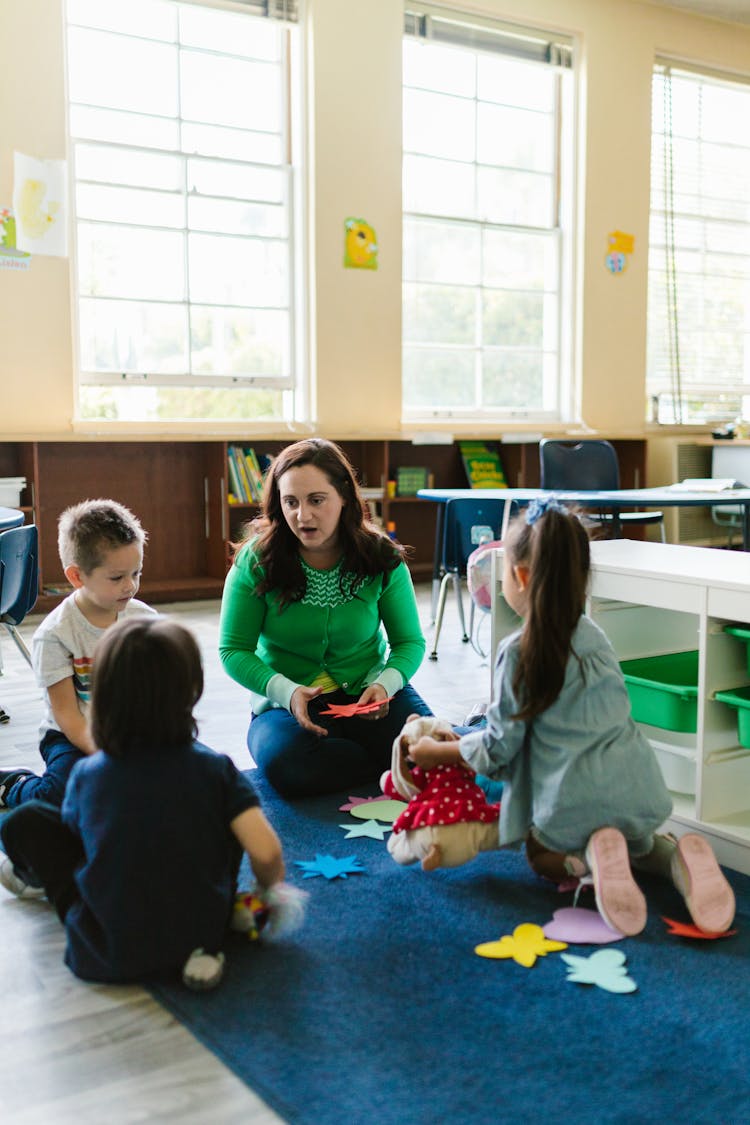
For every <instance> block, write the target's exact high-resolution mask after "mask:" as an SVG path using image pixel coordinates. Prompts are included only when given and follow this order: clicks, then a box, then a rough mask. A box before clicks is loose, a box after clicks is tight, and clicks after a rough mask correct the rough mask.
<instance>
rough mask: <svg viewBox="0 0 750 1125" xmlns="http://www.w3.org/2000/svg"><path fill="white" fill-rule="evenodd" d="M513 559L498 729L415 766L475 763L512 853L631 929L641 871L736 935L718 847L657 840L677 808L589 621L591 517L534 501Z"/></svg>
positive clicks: (426, 742)
mask: <svg viewBox="0 0 750 1125" xmlns="http://www.w3.org/2000/svg"><path fill="white" fill-rule="evenodd" d="M504 548H505V553H504V572H503V596H504V598H505V600H506V602H507V603H508V604H509V605H510V607H511V608H512V609H513V610H514V611H515V612H516V613H517V614H518V616H519V617H520V618H521V619H522V624H521V627H520V628H519V629H518V630H517V631H516V632H514V633H512V634H511V635H510V636H508V637H506V638H505V639H504V640H503V641H502V643H501V644H500V645H499V647H498V651H497V655H496V659H495V669H494V690H493V702H492V703H491V705H490V707H489V709H488V711H487V723H486V726H485V727H484V728H483V729H481V730H477V731H472V732H471V733H470V734H465V735H463V737H461V738H460V739H456V740H455V741H453V742H448V743H445V742H435V741H434V740H432V739H429V738H424V739H422V740H421V741H420V742H419V743H417V744H416V745H415V746H413V747H412V748H411V751H410V757H411V759H412V760H413V761H414V762H415V763H417V764H418V765H420V766H423V767H431V766H434V765H437V764H439V763H444V762H448V761H453V762H456V761H463V762H465V763H466V764H468V765H469V766H470V767H471V768H472V769H473V770H475V771H476V772H477V773H481V774H484V775H486V776H488V777H490V778H493V779H498V780H502V781H503V782H504V789H503V796H502V803H501V810H500V845H501V846H520V845H521V844H525V846H526V853H527V856H528V859H529V862H530V864H531V866H532V868H533V869H534V870H535V871H536V872H537V873H538V874H539V875H542V876H544V877H546V878H549V879H552V880H553V881H555V882H562V881H563V880H565V879H568V878H570V877H571V876H578V877H581V876H584V875H586V874H588V873H590V874H591V877H592V879H593V883H594V890H595V892H596V902H597V906H598V908H599V911H600V913H601V915H602V917H603V918H604V919H605V921H606V922H607V923H608V925H610V926H611V927H612V928H613V929H615V930H617V931H618V932H620V933H622V934H637V933H640V931H641V930H642V929H643V928H644V926H645V924H646V903H645V899H644V897H643V895H642V893H641V891H640V889H639V888H638V886H637V884H636V882H635V880H634V879H633V876H632V873H631V862H632V865H633V867H636V868H638V869H641V870H646V871H650V872H654V873H657V874H662V875H665V876H667V877H669V878H671V879H673V880H674V883H675V885H676V886H677V888H678V890H680V892H681V893H682V894H683V895H684V897H685V899H686V902H687V905H688V909H689V911H690V914H691V916H692V918H693V921H694V922H695V924H696V925H697V926H699V927H700V928H701V929H702V930H704V931H710V932H723V931H724V930H726V929H728V928H729V926H730V925H731V924H732V921H733V919H734V895H733V892H732V889H731V887H730V886H729V884H728V883H727V881H726V879H725V878H724V875H723V874H722V872H721V869H720V868H719V865H718V864H717V862H716V859H715V858H714V855H713V852H712V850H711V847H710V844H709V843H708V841H707V840H705V839H704V838H703V837H701V836H699V835H697V834H695V833H688V834H686V835H685V836H683V837H682V838H681V840H679V842H678V841H676V840H675V839H674V838H673V837H672V836H667V835H658V834H657V829H658V828H659V827H660V825H662V823H663V822H664V821H665V820H666V819H667V817H668V816H669V815H670V814H671V811H672V802H671V799H670V796H669V793H668V792H667V789H666V786H665V784H664V780H663V778H662V775H661V771H660V769H659V765H658V762H657V760H656V757H655V755H654V752H653V750H652V748H651V745H650V743H649V742H648V741H647V740H646V738H645V737H644V736H643V734H642V733H641V731H640V730H639V728H638V727H637V726H636V724H635V723H634V721H633V719H632V716H631V713H630V701H629V698H628V693H627V688H626V685H625V681H624V679H623V675H622V671H621V669H620V665H619V662H618V660H617V657H616V655H615V652H614V650H613V648H612V646H611V644H610V642H609V641H608V640H607V637H606V636H605V635H604V633H603V632H602V630H601V629H600V628H599V627H598V626H597V625H596V624H595V623H594V622H593V621H592V620H591V619H590V618H589V617H587V616H586V614H585V612H584V609H585V601H586V591H587V587H588V580H589V572H590V554H589V540H588V535H587V532H586V529H585V527H584V525H583V523H582V521H581V519H580V518H579V517H578V515H577V514H576V513H575V512H572V511H570V510H569V509H566V508H565V507H564V506H563V505H562V504H560V503H559V502H558V501H557V500H556V499H555V498H554V497H550V498H544V499H543V500H539V501H534V502H533V503H532V504H530V505H529V507H528V508H527V510H526V513H525V514H523V515H521V516H520V517H518V518H517V519H516V520H515V521H514V522H513V524H512V525H511V527H510V529H509V532H508V535H507V537H506V540H505V543H504Z"/></svg>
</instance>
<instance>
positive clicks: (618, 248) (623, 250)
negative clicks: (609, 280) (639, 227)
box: [604, 230, 635, 274]
mask: <svg viewBox="0 0 750 1125" xmlns="http://www.w3.org/2000/svg"><path fill="white" fill-rule="evenodd" d="M607 246H608V247H609V249H608V250H607V254H606V256H605V258H604V264H605V266H606V267H607V269H608V270H609V272H610V273H614V274H618V273H624V272H625V270H626V269H627V268H628V258H629V255H630V254H632V253H633V250H634V248H635V235H633V234H626V233H625V231H622V230H613V231H610V232H609V234H608V235H607Z"/></svg>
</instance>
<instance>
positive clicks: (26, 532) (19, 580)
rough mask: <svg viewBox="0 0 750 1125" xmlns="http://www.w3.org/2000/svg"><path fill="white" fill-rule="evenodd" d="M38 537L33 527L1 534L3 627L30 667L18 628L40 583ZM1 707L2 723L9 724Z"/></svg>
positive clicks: (0, 608) (0, 620) (0, 610)
mask: <svg viewBox="0 0 750 1125" xmlns="http://www.w3.org/2000/svg"><path fill="white" fill-rule="evenodd" d="M38 560H39V534H38V532H37V529H36V527H35V525H34V524H32V523H29V524H26V525H25V526H24V527H13V528H11V529H10V530H9V531H3V532H2V533H0V624H1V625H4V626H5V628H6V629H7V630H8V632H9V633H10V635H11V637H12V638H13V640H14V641H15V643H16V645H17V646H18V649H19V651H20V652H21V653H22V655H23V656H24V658H25V659H26V661H27V663H28V664H29V665H30V664H31V653H30V652H29V650H28V648H27V647H26V645H25V644H24V641H23V638H22V636H21V634H20V633H19V632H18V629H17V626H18V625H20V624H21V622H22V621H23V619H24V617H25V616H26V614H27V613H30V612H31V610H32V609H33V608H34V604H35V602H36V599H37V587H38V580H39V561H38ZM8 718H9V716H8V713H7V711H4V710H3V709H2V707H0V723H7V722H8Z"/></svg>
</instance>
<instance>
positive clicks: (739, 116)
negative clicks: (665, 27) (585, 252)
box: [647, 62, 750, 423]
mask: <svg viewBox="0 0 750 1125" xmlns="http://www.w3.org/2000/svg"><path fill="white" fill-rule="evenodd" d="M749 81H750V80H749ZM749 116H750V84H748V83H742V82H733V81H729V80H727V79H725V78H721V77H718V76H715V75H708V74H699V73H694V72H691V71H688V70H685V69H681V68H680V67H678V66H672V65H671V64H669V63H666V62H662V63H659V65H658V66H657V67H656V69H655V72H654V79H653V131H652V159H651V229H650V235H649V247H650V248H649V274H648V373H647V390H648V395H649V396H650V403H649V411H648V413H649V416H650V417H655V419H656V420H658V421H660V422H666V423H672V422H677V423H680V422H682V423H688V422H710V421H720V420H727V419H734V418H735V417H737V415H740V414H742V415H746V409H745V408H746V406H750V401H748V396H750V195H749V194H748V185H749V184H750V134H748V130H747V125H746V122H747V120H748V117H749Z"/></svg>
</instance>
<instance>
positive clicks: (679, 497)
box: [417, 485, 750, 590]
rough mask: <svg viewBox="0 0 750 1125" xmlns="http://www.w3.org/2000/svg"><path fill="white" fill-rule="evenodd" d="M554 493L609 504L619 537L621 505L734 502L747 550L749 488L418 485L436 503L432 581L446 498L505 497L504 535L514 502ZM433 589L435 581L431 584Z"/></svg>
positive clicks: (585, 504) (584, 504) (585, 503)
mask: <svg viewBox="0 0 750 1125" xmlns="http://www.w3.org/2000/svg"><path fill="white" fill-rule="evenodd" d="M552 495H554V496H556V497H557V498H558V499H559V500H561V501H562V502H563V503H565V504H577V505H579V506H580V507H581V508H609V509H611V510H612V514H613V516H614V519H613V531H614V538H618V537H619V530H620V528H619V523H618V519H617V515H618V510H619V509H620V508H712V507H715V506H717V505H719V504H729V503H731V504H736V505H737V507H739V508H741V509H742V549H743V551H749V550H750V488H734V489H721V490H720V491H719V490H717V491H716V492H709V491H704V490H703V489H696V490H695V491H691V492H688V491H687V490H686V489H684V488H683V487H682V486H679V485H663V486H662V487H661V488H618V489H613V490H612V491H608V492H603V491H598V490H591V491H579V492H565V491H563V490H561V489H546V488H482V489H476V488H420V490H419V491H418V492H417V496H418V497H419V498H420V499H421V500H432V501H433V502H436V503H437V504H438V505H439V507H438V518H437V524H436V531H435V554H434V556H433V560H432V578H433V583H435V582H439V579H440V559H441V556H442V546H443V505H444V504H445V502H446V501H447V500H453V499H456V498H459V497H462V496H468V497H471V498H472V499H473V500H476V499H477V496H484V497H487V498H488V499H493V500H494V499H498V500H504V501H505V508H504V511H503V524H502V529H501V532H500V538H501V539H503V538H504V537H505V533H506V531H507V529H508V523H509V521H510V517H511V513H512V510H513V505H514V504H515V505H516V506H517V507H525V506H526V505H528V504H530V503H531V501H532V500H538V499H541V498H542V497H545V496H552ZM433 590H434V585H433Z"/></svg>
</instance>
